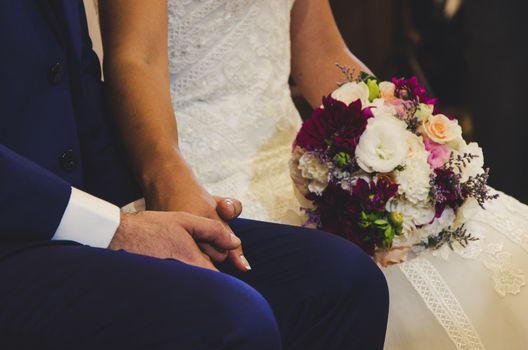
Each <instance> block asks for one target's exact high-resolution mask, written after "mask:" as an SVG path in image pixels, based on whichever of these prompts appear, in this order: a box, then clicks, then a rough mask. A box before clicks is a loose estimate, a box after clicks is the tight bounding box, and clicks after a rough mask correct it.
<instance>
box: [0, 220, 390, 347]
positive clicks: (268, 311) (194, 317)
mask: <svg viewBox="0 0 528 350" xmlns="http://www.w3.org/2000/svg"><path fill="white" fill-rule="evenodd" d="M232 227H233V230H234V231H235V232H236V233H237V234H238V235H239V236H240V238H241V239H242V241H243V244H244V251H245V255H246V256H247V258H248V260H249V261H250V263H251V264H252V267H253V270H252V271H250V272H248V273H242V272H237V271H235V269H233V268H232V267H231V266H230V264H229V263H224V264H221V265H219V266H218V267H219V269H220V270H221V271H222V272H221V273H217V272H213V271H209V270H205V269H201V268H197V267H193V266H189V265H186V264H183V263H181V262H179V261H176V260H161V259H155V258H150V257H145V256H140V255H135V254H130V253H127V252H124V251H119V252H116V251H111V250H107V249H96V248H90V247H86V246H81V245H77V244H74V243H72V242H59V243H57V242H46V243H43V244H41V245H32V246H29V247H28V246H26V247H25V248H23V249H20V250H18V251H14V252H13V253H12V254H10V255H6V256H4V257H3V258H2V259H1V260H0V281H1V282H0V349H6V350H7V349H107V348H108V349H179V350H187V349H189V350H212V349H233V350H239V349H244V350H275V349H299V350H301V349H302V350H309V349H325V350H333V349H347V350H348V349H362V350H371V349H372V350H376V349H382V348H383V343H384V338H385V328H386V322H387V313H388V292H387V285H386V282H385V279H384V277H383V274H382V273H381V271H379V269H378V268H377V266H376V265H375V264H374V263H373V262H372V261H371V259H370V258H369V257H368V256H367V255H365V254H364V253H363V252H361V251H360V250H359V249H358V248H357V247H356V246H355V245H353V244H351V243H349V242H347V241H345V240H343V239H341V238H339V237H336V236H332V235H330V234H328V233H323V232H319V231H316V230H311V229H301V228H297V227H291V226H284V225H276V224H269V223H263V222H256V221H250V220H243V219H238V220H235V221H234V222H233V224H232ZM1 244H2V243H0V245H1Z"/></svg>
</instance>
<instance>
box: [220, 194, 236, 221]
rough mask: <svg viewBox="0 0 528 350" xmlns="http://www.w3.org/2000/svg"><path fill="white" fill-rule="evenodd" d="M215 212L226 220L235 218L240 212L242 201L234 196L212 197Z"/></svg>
mask: <svg viewBox="0 0 528 350" xmlns="http://www.w3.org/2000/svg"><path fill="white" fill-rule="evenodd" d="M214 198H215V200H216V212H217V213H218V215H219V216H220V217H221V218H222V219H223V220H226V221H231V220H234V219H236V218H237V217H238V216H239V215H240V214H241V213H242V203H241V202H240V201H239V200H237V199H234V198H224V197H214Z"/></svg>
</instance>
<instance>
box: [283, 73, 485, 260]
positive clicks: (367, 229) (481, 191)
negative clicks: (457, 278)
mask: <svg viewBox="0 0 528 350" xmlns="http://www.w3.org/2000/svg"><path fill="white" fill-rule="evenodd" d="M342 69H343V71H344V72H345V73H346V74H347V77H348V79H347V82H346V83H344V84H341V86H340V87H339V88H338V89H337V90H335V91H334V92H333V93H332V94H331V95H330V96H328V97H325V98H323V105H322V106H321V107H320V108H318V109H316V110H315V111H314V113H313V115H312V117H311V118H310V119H308V120H306V121H305V122H304V123H303V125H302V127H301V129H300V131H299V132H298V134H297V137H296V140H295V142H294V144H293V152H292V158H291V160H290V170H291V176H292V179H293V180H294V183H295V188H296V193H297V195H298V198H299V200H300V202H301V205H302V207H303V209H304V211H305V212H306V213H307V215H308V220H307V222H306V224H305V225H307V226H315V227H318V228H321V229H323V230H325V231H328V232H331V233H334V234H337V235H340V236H343V237H345V238H347V239H349V240H351V241H353V242H355V243H356V244H358V245H359V246H360V247H362V248H363V249H364V250H365V251H366V252H367V253H369V254H370V255H372V256H374V257H375V258H376V260H377V261H378V262H379V263H381V264H382V265H387V264H389V263H395V262H401V261H404V260H405V258H406V255H407V254H408V252H409V250H412V251H415V252H420V251H423V250H424V249H430V250H434V249H438V248H440V247H442V246H444V245H447V246H449V247H450V248H453V245H454V244H460V245H461V246H462V247H465V246H466V245H467V244H469V243H470V242H471V241H474V240H476V239H477V238H476V237H474V236H473V235H471V234H470V233H468V232H467V230H466V228H465V226H464V223H465V222H467V220H468V219H469V218H470V217H471V215H472V213H475V212H476V209H477V208H478V206H481V207H483V205H484V203H485V202H486V201H487V200H489V199H492V198H495V195H491V194H490V193H489V191H488V187H487V185H486V183H487V179H488V169H486V170H484V169H483V165H484V160H483V154H482V149H481V148H480V147H479V146H478V144H477V143H474V142H472V143H467V142H466V141H464V139H463V137H462V129H461V127H460V125H459V124H458V121H457V119H456V118H454V117H451V116H446V115H444V114H441V113H439V111H437V107H436V106H435V104H436V100H435V99H433V98H430V97H428V96H427V94H426V91H425V89H424V87H423V86H421V85H420V84H419V82H418V81H417V79H416V78H415V77H412V78H411V79H392V81H379V80H378V79H377V78H375V77H373V76H370V75H368V74H365V73H362V74H361V75H360V78H359V79H357V80H353V79H352V74H351V73H350V72H349V71H348V70H347V69H345V68H342Z"/></svg>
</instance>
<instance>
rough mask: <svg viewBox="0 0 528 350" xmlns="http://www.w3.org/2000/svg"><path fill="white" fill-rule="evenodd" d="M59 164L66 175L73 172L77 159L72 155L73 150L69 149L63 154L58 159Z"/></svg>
mask: <svg viewBox="0 0 528 350" xmlns="http://www.w3.org/2000/svg"><path fill="white" fill-rule="evenodd" d="M59 163H60V166H61V168H62V170H64V171H66V172H68V173H69V172H71V171H73V170H75V168H76V167H77V157H76V156H75V153H73V150H71V149H69V150H67V151H65V152H63V153H62V154H61V155H60V157H59Z"/></svg>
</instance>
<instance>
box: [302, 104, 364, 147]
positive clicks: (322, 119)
mask: <svg viewBox="0 0 528 350" xmlns="http://www.w3.org/2000/svg"><path fill="white" fill-rule="evenodd" d="M368 118H369V116H368V114H365V113H363V111H362V109H361V101H360V100H357V101H354V102H352V103H351V104H350V105H348V106H347V105H346V104H344V103H343V102H341V101H338V100H336V99H334V98H332V97H331V96H328V97H324V98H323V107H322V108H317V109H316V110H315V111H314V112H313V115H312V117H311V118H310V119H308V120H306V121H305V122H304V123H303V125H302V127H301V130H300V131H299V133H298V134H297V138H296V139H295V144H294V145H296V146H299V147H302V148H304V149H306V150H308V151H316V150H318V151H325V150H327V148H329V147H330V148H333V149H335V152H334V153H337V152H339V151H345V152H347V153H349V154H354V152H355V149H356V146H357V144H358V142H359V138H360V137H361V134H363V132H364V131H365V128H366V126H367V120H368Z"/></svg>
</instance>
